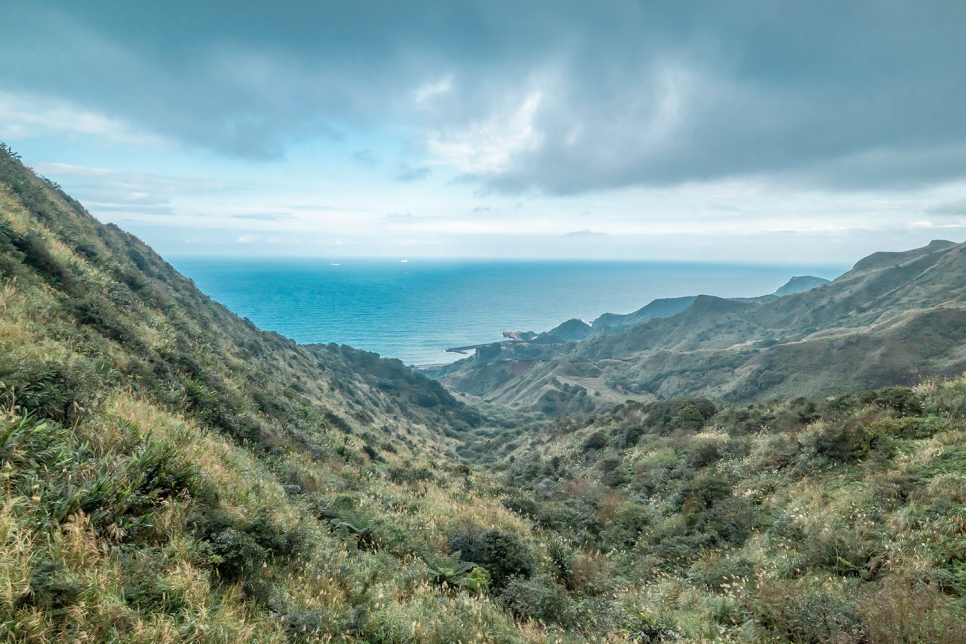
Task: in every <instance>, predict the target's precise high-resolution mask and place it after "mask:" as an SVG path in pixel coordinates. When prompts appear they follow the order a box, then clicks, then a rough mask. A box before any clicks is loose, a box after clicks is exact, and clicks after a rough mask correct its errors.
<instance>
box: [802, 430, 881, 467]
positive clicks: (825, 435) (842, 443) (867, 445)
mask: <svg viewBox="0 0 966 644" xmlns="http://www.w3.org/2000/svg"><path fill="white" fill-rule="evenodd" d="M873 446H874V437H873V435H872V434H870V433H869V432H868V431H866V429H865V428H864V427H862V426H861V425H857V424H853V423H842V424H835V425H832V426H830V427H827V428H825V429H824V430H822V431H821V432H819V433H818V434H817V435H816V436H815V439H814V441H813V442H812V455H813V456H818V457H822V458H826V459H828V460H830V461H833V462H835V463H845V464H848V463H854V462H856V461H858V460H860V459H863V458H865V457H866V456H867V455H868V453H869V452H870V451H871V450H872V448H873Z"/></svg>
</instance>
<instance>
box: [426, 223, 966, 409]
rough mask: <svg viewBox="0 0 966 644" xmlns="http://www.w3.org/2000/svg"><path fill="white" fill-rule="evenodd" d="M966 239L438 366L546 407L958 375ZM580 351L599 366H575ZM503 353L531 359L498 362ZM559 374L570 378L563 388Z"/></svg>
mask: <svg viewBox="0 0 966 644" xmlns="http://www.w3.org/2000/svg"><path fill="white" fill-rule="evenodd" d="M964 251H966V245H962V244H960V245H957V244H953V243H952V242H942V241H936V242H932V243H931V244H929V245H928V246H926V247H924V248H921V249H916V250H912V251H908V252H905V253H876V254H875V255H872V256H870V257H868V258H866V259H863V260H861V261H860V262H858V263H857V264H856V265H855V267H854V268H853V269H852V270H851V271H849V272H848V273H846V274H844V275H842V276H841V277H839V278H838V279H836V280H834V281H833V282H830V283H828V284H823V285H821V286H819V287H817V288H812V289H810V290H807V291H804V292H800V293H793V294H789V295H785V296H783V297H780V298H776V299H771V300H759V301H754V302H742V301H737V300H725V299H721V298H716V297H712V296H707V295H702V296H699V297H697V298H694V300H693V302H692V303H691V304H690V306H688V307H687V308H686V309H685V310H683V311H682V312H680V313H678V314H676V315H672V316H667V317H657V318H652V319H649V320H647V321H646V322H645V323H643V324H639V325H636V326H634V327H633V328H630V329H629V330H627V331H625V332H623V333H619V334H616V335H607V336H600V337H595V338H588V339H585V340H584V341H583V342H581V343H580V344H570V345H557V346H555V347H552V348H547V347H529V348H528V347H526V346H518V347H514V351H513V353H512V354H509V355H502V354H501V355H498V356H496V357H495V358H492V359H490V360H474V359H469V360H461V361H459V362H457V363H454V364H453V365H450V366H449V367H447V368H446V369H444V370H442V371H441V372H440V373H439V374H437V375H438V377H439V378H440V379H441V381H442V382H443V383H444V384H446V385H447V386H449V387H451V388H453V389H455V390H457V391H463V392H466V393H472V394H474V395H477V396H481V397H484V398H486V399H487V400H492V401H495V402H498V403H501V404H507V405H512V406H516V407H519V408H522V409H543V407H545V404H544V402H543V401H546V400H548V397H549V398H554V397H560V396H561V395H562V394H569V395H570V396H571V397H572V396H573V395H574V393H575V391H576V393H577V394H580V392H581V391H586V392H587V393H588V394H590V395H591V396H592V398H591V400H593V401H596V402H599V403H600V404H601V405H604V404H611V403H612V402H613V401H614V400H620V399H622V398H623V399H628V398H629V399H632V400H642V401H646V400H654V399H669V398H673V397H675V396H682V395H700V396H706V397H709V398H712V399H714V400H718V401H723V402H727V403H747V402H756V401H764V400H768V399H770V398H773V397H789V396H790V397H794V396H798V395H806V396H826V395H831V394H834V393H836V392H839V391H845V390H849V391H855V390H860V389H867V388H877V387H883V386H888V385H894V384H904V385H911V384H915V383H917V382H919V381H920V380H921V379H922V378H925V377H929V376H951V375H956V374H959V373H962V371H963V370H964V369H966V343H964V341H966V336H964V331H963V329H964V328H966V326H964V324H966V292H964V288H966V287H964V284H966V281H964V280H966V255H964ZM574 360H579V361H581V362H583V363H587V364H589V365H592V366H593V368H585V369H584V370H583V372H584V373H585V374H587V375H584V376H579V375H573V373H572V372H573V369H572V365H573V362H574ZM500 361H512V362H513V363H515V364H518V365H520V364H523V365H525V369H522V370H521V368H520V367H516V368H515V369H512V370H511V369H503V370H502V371H501V370H500V366H499V364H498V363H499V362H500ZM500 373H503V374H505V375H506V376H507V377H500V375H499V374H500ZM511 373H512V374H514V375H513V376H512V377H511V376H509V374H511ZM590 374H593V375H590ZM554 379H556V380H557V381H559V382H563V383H566V384H569V385H570V386H571V389H570V390H569V391H567V392H564V391H562V389H561V388H560V387H559V386H558V385H557V384H554ZM618 386H619V387H620V390H619V391H618ZM575 387H576V388H579V389H576V390H575V389H574V388H575ZM597 394H600V395H597ZM596 406H598V407H599V406H600V405H596ZM563 407H564V408H565V409H568V408H569V406H567V405H564V406H563Z"/></svg>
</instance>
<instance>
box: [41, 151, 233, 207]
mask: <svg viewBox="0 0 966 644" xmlns="http://www.w3.org/2000/svg"><path fill="white" fill-rule="evenodd" d="M35 169H36V170H37V171H38V172H40V173H41V174H44V175H46V176H48V177H50V178H52V179H54V180H55V181H57V182H59V183H61V184H63V185H64V186H66V187H67V188H68V189H69V191H70V192H71V193H72V194H73V195H74V196H75V197H77V198H78V199H80V200H81V201H82V202H83V203H84V205H85V207H87V208H88V209H89V210H90V211H91V212H92V213H94V214H97V213H99V212H103V213H130V214H142V215H173V214H175V212H174V209H173V208H172V207H171V206H170V203H171V198H173V197H177V196H181V195H198V194H211V193H215V192H221V191H224V190H226V189H228V187H229V186H228V184H226V183H223V182H220V181H209V180H205V179H184V178H179V177H166V176H163V175H158V174H152V173H149V172H119V171H116V170H110V169H107V168H89V167H84V166H77V165H69V164H66V163H38V164H36V165H35Z"/></svg>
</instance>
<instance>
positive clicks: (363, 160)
mask: <svg viewBox="0 0 966 644" xmlns="http://www.w3.org/2000/svg"><path fill="white" fill-rule="evenodd" d="M352 160H353V161H354V162H356V163H358V164H359V165H361V166H366V167H367V168H372V167H374V166H377V165H379V159H377V158H376V155H375V154H374V153H373V152H372V150H369V149H368V148H367V149H365V150H359V151H358V152H356V153H355V154H353V155H352Z"/></svg>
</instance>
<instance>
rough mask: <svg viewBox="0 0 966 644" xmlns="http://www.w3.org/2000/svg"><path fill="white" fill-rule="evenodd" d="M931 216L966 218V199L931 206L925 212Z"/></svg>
mask: <svg viewBox="0 0 966 644" xmlns="http://www.w3.org/2000/svg"><path fill="white" fill-rule="evenodd" d="M924 212H926V213H927V214H929V215H959V216H966V199H957V200H956V201H949V202H946V203H940V204H936V205H935V206H929V207H928V208H926V210H925V211H924Z"/></svg>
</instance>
